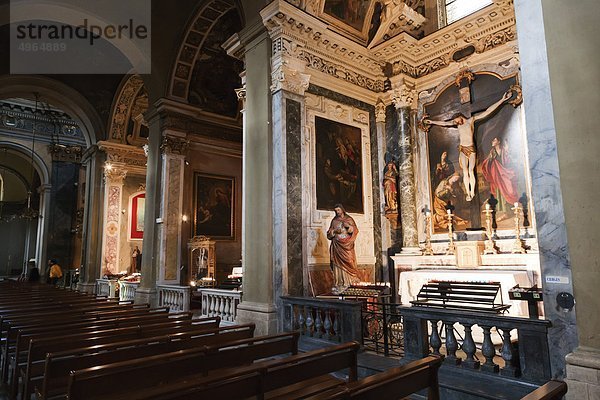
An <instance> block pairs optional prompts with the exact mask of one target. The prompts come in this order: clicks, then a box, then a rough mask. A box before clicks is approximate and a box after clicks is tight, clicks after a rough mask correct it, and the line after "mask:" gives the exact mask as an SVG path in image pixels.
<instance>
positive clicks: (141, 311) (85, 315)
mask: <svg viewBox="0 0 600 400" xmlns="http://www.w3.org/2000/svg"><path fill="white" fill-rule="evenodd" d="M155 311H156V312H159V313H163V314H166V312H167V311H168V308H161V309H153V310H150V309H148V308H137V307H136V308H132V307H131V306H129V305H127V306H112V307H109V308H98V307H91V308H89V309H88V308H83V309H77V310H72V311H71V312H69V313H64V312H63V313H62V314H58V315H55V314H48V315H36V316H34V317H27V316H23V317H22V318H14V319H9V320H6V321H5V322H6V335H5V337H4V338H3V340H2V342H1V346H2V347H1V349H2V361H1V371H2V380H3V381H4V382H6V381H7V377H8V366H9V360H10V356H11V355H12V354H14V351H15V347H16V342H17V337H18V336H19V329H17V328H18V327H23V328H35V327H40V328H42V327H46V328H48V332H49V331H51V330H52V329H64V327H66V326H69V325H70V324H73V323H78V322H88V323H90V324H92V323H94V322H98V321H103V320H110V319H114V318H127V317H134V316H138V315H146V314H149V313H150V314H153V313H154V312H155Z"/></svg>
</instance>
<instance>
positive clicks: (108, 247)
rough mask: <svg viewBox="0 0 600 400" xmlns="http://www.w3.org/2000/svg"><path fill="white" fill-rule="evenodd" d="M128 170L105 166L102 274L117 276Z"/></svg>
mask: <svg viewBox="0 0 600 400" xmlns="http://www.w3.org/2000/svg"><path fill="white" fill-rule="evenodd" d="M126 176H127V170H126V169H125V166H124V165H122V164H109V163H106V164H105V165H104V221H103V224H102V226H103V234H102V264H101V265H102V269H101V273H102V274H116V273H118V272H119V271H120V270H121V266H120V265H119V247H120V243H121V216H122V214H121V209H122V207H121V206H122V201H123V181H124V180H125V177H126Z"/></svg>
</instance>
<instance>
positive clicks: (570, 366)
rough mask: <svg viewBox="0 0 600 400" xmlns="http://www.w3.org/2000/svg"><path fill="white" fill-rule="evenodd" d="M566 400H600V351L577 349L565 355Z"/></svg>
mask: <svg viewBox="0 0 600 400" xmlns="http://www.w3.org/2000/svg"><path fill="white" fill-rule="evenodd" d="M565 360H566V361H567V379H565V382H567V385H568V387H569V391H568V392H567V394H566V396H565V399H567V400H575V399H577V400H592V399H600V350H598V349H592V348H586V347H578V348H577V349H575V351H574V352H572V353H570V354H567V356H566V357H565Z"/></svg>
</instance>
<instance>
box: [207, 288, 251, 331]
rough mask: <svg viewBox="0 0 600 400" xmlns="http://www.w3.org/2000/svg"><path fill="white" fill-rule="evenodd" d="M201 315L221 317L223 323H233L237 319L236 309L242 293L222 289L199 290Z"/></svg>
mask: <svg viewBox="0 0 600 400" xmlns="http://www.w3.org/2000/svg"><path fill="white" fill-rule="evenodd" d="M199 291H200V294H201V298H202V315H203V316H208V317H216V316H219V317H221V321H222V322H223V323H233V322H235V319H236V317H237V307H238V304H240V302H241V301H242V292H240V291H237V290H224V289H200V290H199Z"/></svg>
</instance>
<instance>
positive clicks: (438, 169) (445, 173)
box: [435, 151, 454, 185]
mask: <svg viewBox="0 0 600 400" xmlns="http://www.w3.org/2000/svg"><path fill="white" fill-rule="evenodd" d="M453 174H454V165H452V163H451V162H448V152H447V151H444V152H442V155H441V156H440V162H439V163H437V164H436V166H435V184H436V185H437V184H439V183H440V182H441V181H443V180H444V179H446V178H448V177H449V176H451V175H453Z"/></svg>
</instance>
